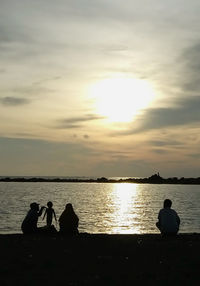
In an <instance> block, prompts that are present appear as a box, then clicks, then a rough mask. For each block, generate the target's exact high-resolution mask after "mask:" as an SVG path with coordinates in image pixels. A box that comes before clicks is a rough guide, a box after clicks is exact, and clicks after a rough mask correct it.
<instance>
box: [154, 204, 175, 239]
mask: <svg viewBox="0 0 200 286" xmlns="http://www.w3.org/2000/svg"><path fill="white" fill-rule="evenodd" d="M171 205H172V201H171V200H169V199H166V200H164V205H163V209H161V210H160V211H159V214H158V222H157V223H156V226H157V228H158V229H159V230H160V232H161V235H163V236H173V235H176V234H177V233H178V231H179V225H180V218H179V216H178V214H177V213H176V211H175V210H173V209H171Z"/></svg>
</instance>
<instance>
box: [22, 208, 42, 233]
mask: <svg viewBox="0 0 200 286" xmlns="http://www.w3.org/2000/svg"><path fill="white" fill-rule="evenodd" d="M30 208H31V209H30V210H29V211H28V213H27V215H26V217H25V219H24V220H23V222H22V225H21V229H22V232H23V233H24V234H31V233H37V232H39V230H40V228H38V227H37V222H38V217H39V216H41V214H42V212H43V210H44V209H45V207H41V209H39V204H37V203H31V204H30Z"/></svg>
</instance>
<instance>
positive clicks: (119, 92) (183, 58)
mask: <svg viewBox="0 0 200 286" xmlns="http://www.w3.org/2000/svg"><path fill="white" fill-rule="evenodd" d="M199 14H200V2H199V0H190V1H188V0H173V1H172V0H168V1H166V0H124V1H121V0H57V1H53V0H20V1H15V0H0V63H1V65H0V175H2V176H4V175H10V176H12V175H13V176H14V175H15V176H23V175H29V176H39V175H40V176H50V175H54V176H106V177H110V176H127V177H137V176H140V177H146V176H147V177H148V176H151V175H152V174H154V173H156V172H160V175H161V176H163V177H173V176H177V177H199V176H200V112H199V110H200V80H199V70H200V57H199V54H200V36H199V29H200V20H199Z"/></svg>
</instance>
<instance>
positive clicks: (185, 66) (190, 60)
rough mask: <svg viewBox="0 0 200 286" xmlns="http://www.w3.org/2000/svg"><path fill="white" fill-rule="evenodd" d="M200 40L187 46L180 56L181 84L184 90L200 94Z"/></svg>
mask: <svg viewBox="0 0 200 286" xmlns="http://www.w3.org/2000/svg"><path fill="white" fill-rule="evenodd" d="M199 53H200V42H196V43H195V44H194V45H192V46H190V47H188V48H186V49H185V50H184V51H183V53H182V54H181V56H180V63H181V67H182V70H181V80H182V81H181V84H182V88H183V91H184V92H186V91H187V92H190V93H191V92H193V93H194V92H195V93H196V92H197V93H198V95H199V89H200V81H199V73H200V58H199Z"/></svg>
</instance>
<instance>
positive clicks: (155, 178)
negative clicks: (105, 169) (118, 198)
mask: <svg viewBox="0 0 200 286" xmlns="http://www.w3.org/2000/svg"><path fill="white" fill-rule="evenodd" d="M0 182H55V183H59V182H60V183H69V182H72V183H79V182H80V183H137V184H183V185H200V177H198V178H184V177H182V178H177V177H172V178H167V179H166V178H162V177H161V176H160V175H159V173H158V174H154V175H152V176H150V177H148V178H128V179H118V180H117V179H107V178H106V177H101V178H97V179H79V178H51V177H50V178H41V177H31V178H30V177H28V178H26V177H0Z"/></svg>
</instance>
